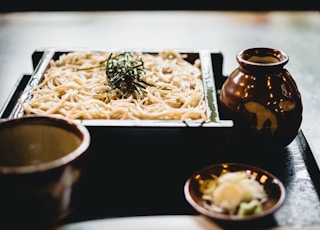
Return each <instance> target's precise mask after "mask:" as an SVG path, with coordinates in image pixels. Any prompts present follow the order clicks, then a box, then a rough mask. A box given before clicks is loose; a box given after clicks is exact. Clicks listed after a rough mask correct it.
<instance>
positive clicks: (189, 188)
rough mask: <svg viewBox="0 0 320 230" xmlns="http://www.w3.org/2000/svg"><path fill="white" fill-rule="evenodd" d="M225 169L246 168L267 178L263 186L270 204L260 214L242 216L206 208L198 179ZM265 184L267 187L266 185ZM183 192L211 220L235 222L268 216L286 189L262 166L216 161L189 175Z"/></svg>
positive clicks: (196, 208)
mask: <svg viewBox="0 0 320 230" xmlns="http://www.w3.org/2000/svg"><path fill="white" fill-rule="evenodd" d="M225 169H226V170H228V171H242V170H246V171H248V172H249V173H250V174H255V175H257V178H261V177H265V178H267V180H265V181H266V184H264V187H265V189H266V192H267V194H268V196H269V200H268V201H267V202H272V203H270V204H271V205H270V204H269V205H268V207H264V208H263V213H261V214H251V215H246V216H244V217H240V216H237V215H229V214H223V213H218V212H215V211H212V210H209V209H208V208H206V207H205V206H204V205H203V204H204V202H203V201H204V200H203V199H202V198H201V192H200V191H199V180H201V179H208V178H212V174H214V175H217V176H219V175H220V173H221V171H222V170H225ZM267 185H268V187H266V186H267ZM184 194H185V198H186V200H187V201H188V203H189V204H190V205H191V206H192V207H193V208H194V209H195V210H196V211H197V212H198V213H200V214H202V215H204V216H206V217H209V218H211V219H213V220H217V221H223V222H236V223H242V222H248V221H254V220H257V219H261V218H263V217H267V216H270V215H271V214H273V213H274V212H275V211H276V210H278V209H279V208H280V207H281V205H282V204H283V202H284V200H285V197H286V191H285V187H284V185H283V183H282V182H281V181H280V179H278V178H277V177H276V176H274V175H273V174H271V173H270V172H269V171H266V170H264V169H262V168H259V167H256V166H253V165H247V164H241V163H234V162H226V163H218V164H213V165H209V166H206V167H204V168H202V169H199V170H198V171H197V172H195V173H194V174H193V175H192V176H191V177H189V178H188V179H187V181H186V182H185V185H184ZM267 202H266V203H267Z"/></svg>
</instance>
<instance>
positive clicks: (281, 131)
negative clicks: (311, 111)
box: [219, 47, 302, 148]
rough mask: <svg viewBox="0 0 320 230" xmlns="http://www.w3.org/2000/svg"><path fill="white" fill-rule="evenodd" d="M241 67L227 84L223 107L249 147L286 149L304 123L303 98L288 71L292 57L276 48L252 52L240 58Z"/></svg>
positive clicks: (242, 53) (224, 85) (243, 53)
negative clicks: (287, 67) (287, 66)
mask: <svg viewBox="0 0 320 230" xmlns="http://www.w3.org/2000/svg"><path fill="white" fill-rule="evenodd" d="M236 58H237V61H238V63H239V66H238V67H237V68H236V69H235V70H234V71H233V72H232V73H231V74H230V76H229V77H228V78H227V79H226V81H225V82H224V84H223V86H222V88H221V92H220V95H219V103H220V104H221V105H222V108H224V109H225V111H226V112H227V114H228V115H229V116H230V118H231V119H232V120H233V121H234V123H235V126H236V127H237V128H240V129H239V130H240V132H241V134H243V135H242V136H243V137H244V138H243V139H244V140H245V142H246V143H245V144H246V145H257V146H259V147H267V148H282V147H285V146H287V145H288V144H290V143H291V142H292V141H293V139H294V138H295V137H296V135H297V132H298V130H299V128H300V125H301V122H302V102H301V95H300V92H299V90H298V88H297V85H296V83H295V81H294V79H293V77H292V76H291V74H290V73H289V72H288V71H287V70H286V69H285V68H284V66H285V65H286V64H287V63H288V61H289V57H288V55H287V54H286V53H284V52H283V51H281V50H278V49H272V48H263V47H258V48H250V49H245V50H243V51H241V52H239V53H238V55H237V56H236Z"/></svg>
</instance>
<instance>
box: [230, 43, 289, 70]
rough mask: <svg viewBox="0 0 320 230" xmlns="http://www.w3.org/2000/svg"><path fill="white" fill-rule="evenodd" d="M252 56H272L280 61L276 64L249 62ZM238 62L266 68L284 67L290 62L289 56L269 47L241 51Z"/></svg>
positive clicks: (237, 57)
mask: <svg viewBox="0 0 320 230" xmlns="http://www.w3.org/2000/svg"><path fill="white" fill-rule="evenodd" d="M252 56H272V57H274V58H276V59H277V60H278V62H274V63H258V62H252V61H248V58H250V57H252ZM236 59H237V61H238V62H239V64H244V65H250V66H260V67H262V66H265V67H273V66H279V67H283V66H284V65H285V64H287V63H288V62H289V56H288V55H287V54H286V53H285V52H284V51H282V50H280V49H275V48H269V47H253V48H247V49H243V50H241V51H240V52H239V53H238V54H237V56H236Z"/></svg>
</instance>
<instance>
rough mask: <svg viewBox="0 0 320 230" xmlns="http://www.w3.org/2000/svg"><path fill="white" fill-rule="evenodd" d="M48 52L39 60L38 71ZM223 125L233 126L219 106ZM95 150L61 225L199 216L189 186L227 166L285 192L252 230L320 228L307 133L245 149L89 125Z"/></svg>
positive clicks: (170, 130)
mask: <svg viewBox="0 0 320 230" xmlns="http://www.w3.org/2000/svg"><path fill="white" fill-rule="evenodd" d="M42 55H43V54H42V52H38V51H37V52H35V53H34V54H33V55H32V58H33V60H34V67H35V68H36V66H37V61H38V60H40V59H41V57H42ZM211 61H212V63H211V64H212V69H213V70H214V76H215V78H214V83H215V87H216V88H215V92H216V93H217V96H218V94H219V89H220V88H221V86H222V84H223V82H224V80H225V79H226V77H225V76H223V75H222V74H221V73H222V72H221V70H222V63H223V56H222V54H221V53H211ZM31 77H32V75H23V76H22V77H21V79H20V81H19V82H18V83H17V85H16V88H15V89H14V91H13V92H12V94H11V95H10V96H9V99H8V101H7V103H6V105H5V106H4V108H3V109H2V110H1V114H0V115H1V117H0V118H1V119H7V118H9V117H10V115H11V114H12V110H13V109H14V108H15V106H16V102H17V99H18V98H20V96H21V94H22V92H23V91H24V90H25V87H26V85H27V84H28V82H29V81H30V78H31ZM217 108H218V113H219V118H220V119H221V120H223V121H229V119H228V117H227V116H226V114H225V113H224V111H223V110H222V109H221V108H220V107H219V104H218V107H217ZM87 127H88V129H89V131H90V134H91V137H92V143H91V146H90V150H89V154H88V159H87V163H88V168H87V171H86V174H85V175H86V178H87V179H86V185H85V186H84V187H83V190H82V194H81V196H80V197H79V200H80V204H79V206H78V208H77V209H76V210H75V211H74V212H73V214H72V215H71V216H69V217H68V218H66V219H65V220H63V221H62V222H61V223H59V224H67V223H73V222H78V221H84V220H90V219H99V218H113V217H127V216H145V215H185V214H186V215H198V213H197V212H195V211H194V210H193V209H192V208H191V206H190V205H189V204H188V203H187V201H186V200H185V198H184V193H183V187H184V183H185V181H186V180H187V178H188V177H189V176H191V175H192V174H193V173H194V172H195V171H197V170H198V169H200V168H202V167H205V166H208V165H211V164H215V163H221V162H238V163H244V164H250V165H255V166H257V167H260V168H263V169H266V170H268V171H270V172H271V173H272V174H274V175H275V176H277V177H278V178H279V179H280V180H281V181H282V182H283V183H284V185H285V189H286V193H287V195H286V199H285V202H284V204H283V206H282V207H281V208H280V209H279V210H278V211H277V212H276V213H275V214H274V215H272V216H270V217H269V218H267V219H265V220H262V221H260V222H259V223H254V224H253V226H246V227H253V228H256V229H257V228H270V227H297V226H298V227H309V226H320V209H319V207H320V200H319V196H320V170H319V165H318V164H317V162H316V158H315V156H314V153H313V151H312V149H311V147H310V145H309V143H308V140H307V139H306V137H305V135H304V133H303V132H302V130H299V132H298V135H297V136H296V138H295V139H294V140H293V141H292V142H291V143H290V144H289V145H288V146H287V147H286V148H283V149H278V150H265V149H262V148H261V149H259V148H258V149H252V148H250V146H243V145H241V142H242V140H243V138H245V137H243V135H241V133H239V130H237V129H236V128H235V127H233V126H232V125H231V126H225V127H222V126H217V127H210V128H209V127H206V128H204V127H179V126H178V127H167V126H164V127H159V126H157V127H151V126H143V127H131V126H130V127H128V126H104V125H102V126H101V125H92V124H91V125H88V126H87Z"/></svg>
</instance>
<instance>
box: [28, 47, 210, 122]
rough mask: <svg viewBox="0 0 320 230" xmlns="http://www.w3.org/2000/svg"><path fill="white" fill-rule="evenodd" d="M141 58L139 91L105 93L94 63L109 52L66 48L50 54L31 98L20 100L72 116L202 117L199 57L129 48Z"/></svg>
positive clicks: (39, 110)
mask: <svg viewBox="0 0 320 230" xmlns="http://www.w3.org/2000/svg"><path fill="white" fill-rule="evenodd" d="M134 55H137V56H139V57H141V58H142V60H143V63H144V69H145V75H144V76H143V81H144V82H147V83H148V84H150V86H149V85H148V86H147V87H145V90H146V93H145V94H144V96H143V97H137V98H135V97H134V96H133V95H131V96H129V97H127V98H116V97H110V94H108V93H107V92H106V87H107V85H108V79H107V78H106V68H105V67H103V66H102V67H100V68H98V66H100V65H101V63H105V61H106V60H107V59H108V57H110V53H108V52H71V53H66V54H63V55H61V56H60V58H59V59H58V60H52V61H51V62H50V65H49V68H48V69H47V71H46V72H45V74H44V76H43V80H42V81H41V82H40V83H39V84H38V85H37V86H36V87H35V88H34V89H33V91H32V94H31V95H32V96H31V99H30V100H29V101H28V102H25V103H22V107H23V110H24V113H25V114H38V115H49V114H60V115H63V116H65V117H68V118H71V119H128V120H130V119H149V120H155V119H157V120H190V119H191V120H202V121H206V120H207V116H206V105H205V100H204V88H203V81H202V74H201V70H200V62H199V60H197V61H195V63H190V62H188V61H186V59H185V58H186V55H183V54H180V53H178V52H175V51H173V50H165V51H162V52H159V53H158V54H151V53H134Z"/></svg>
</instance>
